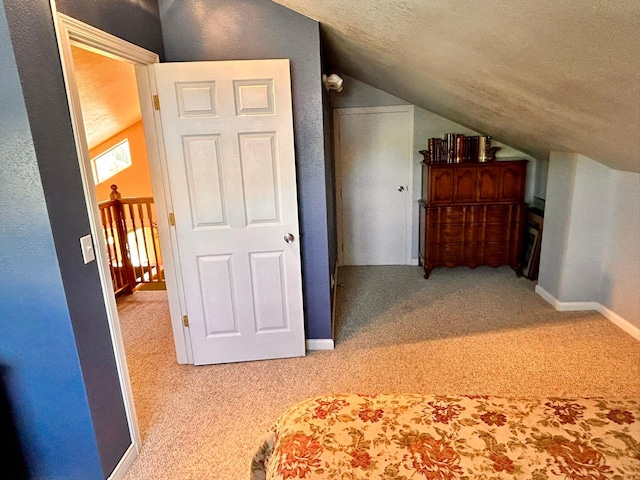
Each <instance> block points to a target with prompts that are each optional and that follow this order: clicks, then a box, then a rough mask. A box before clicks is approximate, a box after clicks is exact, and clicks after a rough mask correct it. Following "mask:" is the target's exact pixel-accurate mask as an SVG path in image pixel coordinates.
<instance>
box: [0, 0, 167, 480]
mask: <svg viewBox="0 0 640 480" xmlns="http://www.w3.org/2000/svg"><path fill="white" fill-rule="evenodd" d="M2 7H3V15H6V26H5V27H4V29H3V33H4V37H5V39H3V41H2V46H3V49H4V50H3V52H8V53H9V54H10V53H11V51H13V58H11V57H8V56H7V54H6V53H3V57H2V58H3V60H2V61H3V62H4V63H7V62H9V63H7V68H6V69H5V68H3V74H5V75H6V74H8V73H11V75H12V76H11V77H10V79H8V80H7V81H3V82H2V88H3V89H5V88H7V89H8V88H14V90H11V96H10V95H9V92H7V94H6V95H5V94H4V93H3V95H2V101H3V102H9V100H10V99H13V100H11V101H12V102H13V103H12V105H13V109H11V110H10V109H8V108H7V107H4V108H2V109H1V110H0V112H1V113H0V118H2V123H3V125H4V124H7V125H9V126H12V125H14V124H16V119H15V118H13V117H14V116H15V115H14V114H12V112H14V111H19V112H21V113H20V118H21V123H18V124H17V125H21V126H22V130H21V131H20V135H19V136H15V137H9V136H7V135H5V129H4V127H3V129H2V144H3V155H2V157H1V158H2V162H3V168H2V170H1V171H0V178H1V179H2V183H4V184H7V183H11V181H14V182H18V184H17V185H16V186H15V188H13V190H11V195H9V194H7V191H6V190H3V189H1V188H0V190H2V193H1V195H2V197H0V198H2V201H1V206H2V209H1V210H2V215H3V216H5V215H6V216H9V218H8V219H7V220H6V221H5V220H4V218H3V221H2V230H1V231H0V235H2V242H3V245H2V250H1V251H0V255H1V256H2V257H1V258H2V261H3V264H5V265H7V266H8V267H10V268H6V267H5V268H0V286H2V288H3V290H2V292H3V303H2V309H3V314H2V319H1V321H2V322H3V325H2V339H0V363H3V366H4V367H6V369H7V370H8V372H9V374H8V377H9V380H8V382H7V383H8V385H7V387H8V390H9V392H8V394H9V396H10V398H11V399H12V400H14V401H15V400H16V399H18V400H19V401H20V405H19V407H18V411H17V413H18V415H20V416H21V419H19V420H22V419H23V418H22V417H24V419H26V420H28V422H27V423H24V422H23V421H19V422H18V429H19V432H18V433H19V434H20V435H21V436H22V437H24V438H25V441H26V442H27V447H26V449H27V454H28V461H29V463H30V466H31V464H33V467H32V468H35V469H37V472H43V473H42V474H39V476H36V478H47V479H51V478H65V479H66V478H69V479H76V478H81V479H88V480H92V479H97V478H106V477H107V476H109V475H110V474H111V472H112V471H113V469H114V467H115V466H116V465H117V463H118V461H119V460H120V459H121V458H122V456H123V454H124V453H125V452H126V450H127V449H128V448H129V446H130V445H131V438H130V433H129V428H128V424H127V418H126V412H125V409H124V401H123V398H122V391H121V388H120V382H119V379H118V373H117V369H116V363H115V355H114V352H113V347H112V341H111V334H110V331H109V325H108V321H107V315H106V310H105V306H104V300H103V295H102V289H101V286H100V279H99V275H98V271H97V267H96V263H95V262H93V263H90V264H88V265H84V263H83V262H82V256H81V252H80V248H79V238H80V237H82V236H84V235H86V234H88V233H89V232H90V228H89V218H88V214H87V208H86V205H85V200H84V191H83V187H82V177H81V173H80V167H79V165H78V160H77V155H76V150H75V140H74V138H73V131H72V128H71V121H70V115H69V110H68V105H67V99H66V93H65V88H64V82H63V77H62V70H61V66H60V58H59V54H58V48H57V43H56V39H55V33H54V30H53V19H52V14H51V7H50V4H49V0H2ZM57 7H58V10H59V11H60V12H62V13H66V14H68V15H70V16H72V17H75V18H77V19H78V20H81V21H84V22H86V23H89V24H92V25H94V26H96V27H98V28H100V29H102V30H106V31H108V32H110V33H113V34H116V35H119V36H120V37H122V38H124V39H126V40H129V41H132V42H133V43H137V44H138V45H141V46H142V47H145V48H147V49H149V50H154V49H155V50H156V53H159V54H162V35H161V31H160V20H159V12H158V8H157V3H156V1H155V0H137V1H136V2H131V1H129V0H99V1H92V2H87V1H85V0H59V1H58V2H57ZM7 26H8V31H7V28H6V27H7ZM9 37H10V40H9ZM8 58H10V60H8ZM9 67H11V68H9ZM16 67H17V76H16ZM4 70H7V72H5V71H4ZM18 78H19V80H20V84H18V83H17V81H18ZM15 86H17V87H18V90H17V91H16V90H15ZM20 87H21V90H22V92H20V90H19V89H20ZM16 95H17V96H16ZM5 97H6V98H5ZM16 98H20V99H21V100H20V102H23V103H21V107H20V108H21V109H20V110H15V108H16V107H15V105H16V103H15V102H16V100H15V99H16ZM27 121H28V123H27ZM25 157H26V158H27V159H28V161H26V160H25ZM5 164H6V167H5ZM12 178H13V179H14V180H10V179H12ZM20 182H22V183H20ZM36 185H37V189H36ZM36 194H37V198H36V197H35V196H36ZM30 196H34V198H33V199H32V198H31V197H30ZM24 209H26V211H24V212H23V210H24ZM30 209H34V210H33V211H32V210H30ZM14 212H19V214H16V215H14ZM34 212H37V213H38V215H40V216H39V217H35V216H34V215H35V213H34ZM30 219H32V220H30ZM36 220H37V221H36ZM25 221H29V222H30V223H26V224H25V223H24V222H25ZM5 243H6V245H5ZM5 292H10V293H9V296H10V297H11V298H10V299H9V300H7V299H4V293H5ZM13 292H17V293H15V294H13ZM5 309H6V311H5ZM5 322H7V323H8V325H7V326H6V327H5ZM5 331H6V332H7V334H6V335H5ZM72 358H73V359H74V361H75V363H73V361H72ZM78 361H79V365H78ZM27 365H28V368H26V367H25V366H27ZM78 389H79V390H78ZM80 392H81V393H80ZM54 402H55V403H54ZM51 403H54V405H55V407H54V408H48V406H49V405H50V404H51ZM87 408H88V413H87ZM70 412H71V413H72V414H70ZM62 426H64V428H62ZM61 429H62V430H63V431H60V430H61ZM58 435H61V438H60V439H59V438H58ZM89 436H90V437H91V440H89V438H87V437H89ZM71 442H73V448H71ZM74 469H77V471H73V470H74Z"/></svg>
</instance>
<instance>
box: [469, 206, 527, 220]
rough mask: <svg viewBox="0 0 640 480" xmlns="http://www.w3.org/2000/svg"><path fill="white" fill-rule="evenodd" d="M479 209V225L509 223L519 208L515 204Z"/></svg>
mask: <svg viewBox="0 0 640 480" xmlns="http://www.w3.org/2000/svg"><path fill="white" fill-rule="evenodd" d="M478 208H479V210H480V211H479V214H478V222H479V223H507V222H509V220H510V218H511V215H513V213H514V212H515V210H516V208H517V206H514V205H513V204H507V205H500V204H494V205H484V206H482V207H478Z"/></svg>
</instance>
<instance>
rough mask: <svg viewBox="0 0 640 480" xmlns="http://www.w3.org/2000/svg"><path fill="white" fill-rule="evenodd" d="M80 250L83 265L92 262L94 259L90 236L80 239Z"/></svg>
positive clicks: (94, 254)
mask: <svg viewBox="0 0 640 480" xmlns="http://www.w3.org/2000/svg"><path fill="white" fill-rule="evenodd" d="M80 248H81V249H82V258H83V259H84V263H85V264H86V263H89V262H93V261H94V260H95V259H96V253H95V252H94V250H93V240H92V238H91V235H85V236H84V237H81V238H80Z"/></svg>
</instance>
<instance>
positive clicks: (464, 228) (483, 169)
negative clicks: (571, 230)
mask: <svg viewBox="0 0 640 480" xmlns="http://www.w3.org/2000/svg"><path fill="white" fill-rule="evenodd" d="M526 174H527V161H526V160H511V161H493V162H483V163H445V164H433V163H427V162H422V199H421V200H420V261H421V263H422V265H423V266H424V278H429V275H430V274H431V271H432V270H433V268H434V267H440V266H446V267H457V266H461V265H466V266H469V267H472V268H475V267H477V266H480V265H491V266H494V267H498V266H500V265H510V266H511V267H513V268H514V269H515V271H516V274H517V275H518V276H520V275H522V258H521V257H522V254H521V252H522V243H523V227H524V221H525V212H526V207H527V205H526V204H525V203H524V188H525V180H526Z"/></svg>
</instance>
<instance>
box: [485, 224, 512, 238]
mask: <svg viewBox="0 0 640 480" xmlns="http://www.w3.org/2000/svg"><path fill="white" fill-rule="evenodd" d="M480 228H481V232H480V233H479V234H478V235H479V237H480V238H481V239H482V240H484V241H485V242H502V241H503V240H504V239H506V238H508V236H509V224H508V223H507V222H505V223H487V224H486V225H484V226H483V227H480ZM483 233H484V235H483Z"/></svg>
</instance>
